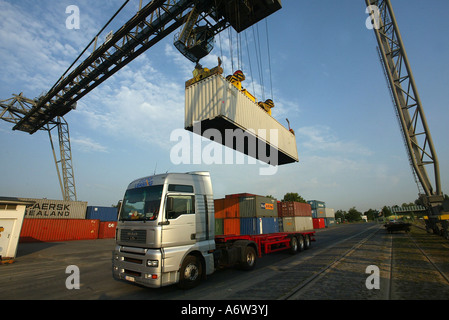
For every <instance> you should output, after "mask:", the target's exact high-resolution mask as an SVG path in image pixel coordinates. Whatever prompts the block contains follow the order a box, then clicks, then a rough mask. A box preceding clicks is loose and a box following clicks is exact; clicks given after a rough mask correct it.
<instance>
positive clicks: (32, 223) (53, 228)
mask: <svg viewBox="0 0 449 320" xmlns="http://www.w3.org/2000/svg"><path fill="white" fill-rule="evenodd" d="M99 224H100V221H99V220H81V219H24V221H23V226H22V231H21V232H20V239H19V242H53V241H69V240H92V239H97V238H98V228H99Z"/></svg>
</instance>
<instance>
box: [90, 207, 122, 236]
mask: <svg viewBox="0 0 449 320" xmlns="http://www.w3.org/2000/svg"><path fill="white" fill-rule="evenodd" d="M117 217H118V211H117V208H114V207H92V206H90V207H87V211H86V219H92V220H100V225H99V227H98V239H110V238H115V230H116V229H117Z"/></svg>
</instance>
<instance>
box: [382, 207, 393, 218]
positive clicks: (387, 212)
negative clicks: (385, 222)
mask: <svg viewBox="0 0 449 320" xmlns="http://www.w3.org/2000/svg"><path fill="white" fill-rule="evenodd" d="M382 214H383V216H384V218H387V217H389V216H391V215H392V214H393V213H392V212H391V210H390V209H388V207H387V206H384V207H383V208H382Z"/></svg>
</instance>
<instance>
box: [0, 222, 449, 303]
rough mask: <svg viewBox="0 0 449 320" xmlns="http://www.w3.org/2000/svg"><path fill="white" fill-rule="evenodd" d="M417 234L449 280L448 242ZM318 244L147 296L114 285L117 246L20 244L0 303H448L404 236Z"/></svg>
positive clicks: (366, 232) (1, 273) (1, 274)
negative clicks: (371, 284)
mask: <svg viewBox="0 0 449 320" xmlns="http://www.w3.org/2000/svg"><path fill="white" fill-rule="evenodd" d="M412 235H413V239H415V240H414V241H416V243H418V244H419V246H420V247H421V248H422V249H423V250H424V251H426V252H427V253H428V254H429V256H430V257H431V259H432V261H434V263H435V264H436V265H437V266H439V267H440V269H441V270H442V271H443V272H444V273H446V274H449V260H448V259H449V242H448V241H447V240H444V239H442V238H440V237H437V236H434V235H428V234H426V233H425V231H423V230H421V229H416V228H414V229H413V230H412ZM316 239H317V241H316V242H314V243H313V244H312V247H311V248H310V249H309V250H306V251H303V252H301V253H299V254H297V255H294V256H291V255H289V254H287V253H283V252H280V253H274V254H272V255H269V256H266V257H263V258H262V259H260V260H258V264H257V267H256V269H255V270H253V271H251V272H244V271H241V270H236V269H226V270H219V271H217V272H216V273H214V274H213V275H212V276H210V277H208V279H207V280H206V281H204V282H203V283H202V284H201V285H200V286H199V287H197V288H194V289H192V290H188V291H182V290H179V289H177V287H176V286H171V287H167V288H161V289H148V288H143V287H139V286H135V285H132V284H129V283H126V282H122V281H115V280H113V279H112V275H111V257H112V250H113V248H114V240H113V239H106V240H89V241H73V242H60V243H34V244H19V251H18V255H17V259H16V262H15V263H13V264H11V265H0V288H1V290H0V299H3V300H5V299H24V300H28V299H38V300H54V299H56V300H61V299H70V300H78V299H89V300H98V299H104V300H116V299H132V300H141V299H144V300H145V299H149V300H190V301H205V300H215V301H247V300H257V301H267V300H276V299H285V298H288V299H294V300H311V299H313V300H332V299H338V300H384V299H396V300H409V299H416V300H422V299H424V300H435V299H444V300H447V299H449V283H448V282H447V281H445V280H444V279H443V278H442V276H441V275H439V274H438V272H437V271H436V270H435V268H434V267H433V266H432V265H431V264H430V263H429V262H428V260H426V258H425V256H423V255H422V254H420V253H419V252H418V249H417V248H416V246H415V245H414V243H413V242H410V239H409V237H408V236H407V235H406V234H405V233H397V234H392V235H390V234H388V233H386V231H385V230H384V229H383V227H382V226H381V225H375V224H360V225H342V226H338V227H335V228H330V229H322V230H318V231H317V236H316ZM392 248H393V249H392ZM341 257H344V258H343V259H340V258H341ZM70 265H75V266H77V267H78V268H79V270H80V288H79V289H72V290H69V289H68V288H67V286H66V283H67V281H68V282H69V286H70V276H71V273H70V272H69V273H66V268H67V267H68V266H70ZM370 265H374V266H377V267H379V271H380V289H379V290H377V289H374V290H369V289H367V287H366V280H367V278H368V277H369V275H370V274H367V272H366V268H367V267H368V266H370ZM391 279H392V281H391Z"/></svg>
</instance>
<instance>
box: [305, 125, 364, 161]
mask: <svg viewBox="0 0 449 320" xmlns="http://www.w3.org/2000/svg"><path fill="white" fill-rule="evenodd" d="M296 136H297V137H298V140H299V141H300V145H301V146H302V147H304V148H307V149H310V150H314V151H325V152H327V153H338V154H348V153H349V154H357V155H361V156H371V155H373V152H372V151H371V150H370V149H368V148H367V147H365V146H362V145H361V144H359V143H358V142H356V141H344V140H341V139H339V138H338V137H337V136H336V135H335V133H334V132H333V131H332V129H331V128H330V127H328V126H324V125H316V126H307V127H301V128H299V129H297V130H296Z"/></svg>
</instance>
